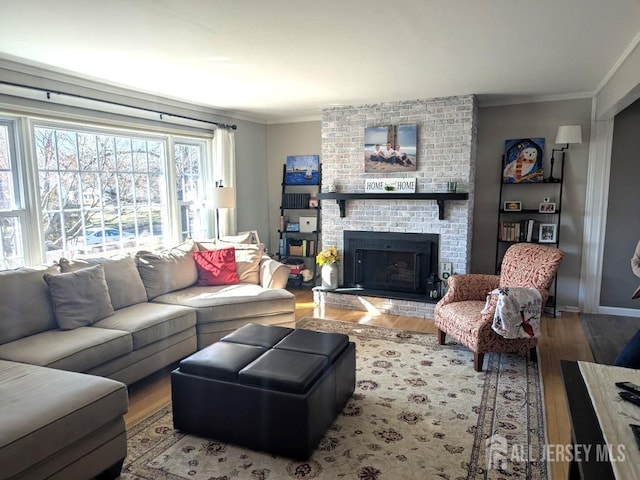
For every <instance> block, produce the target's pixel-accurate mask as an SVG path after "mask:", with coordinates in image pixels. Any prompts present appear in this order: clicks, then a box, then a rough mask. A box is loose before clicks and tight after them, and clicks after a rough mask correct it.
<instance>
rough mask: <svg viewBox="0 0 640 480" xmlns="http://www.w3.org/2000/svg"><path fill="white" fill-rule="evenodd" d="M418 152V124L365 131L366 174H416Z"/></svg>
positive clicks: (373, 128) (372, 128)
mask: <svg viewBox="0 0 640 480" xmlns="http://www.w3.org/2000/svg"><path fill="white" fill-rule="evenodd" d="M417 151H418V126H417V125H416V124H406V125H397V126H394V125H387V126H383V127H367V128H365V129H364V171H365V173H386V172H415V171H416V169H417Z"/></svg>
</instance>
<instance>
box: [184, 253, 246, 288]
mask: <svg viewBox="0 0 640 480" xmlns="http://www.w3.org/2000/svg"><path fill="white" fill-rule="evenodd" d="M193 260H194V261H195V262H196V268H197V269H198V285H200V286H210V285H233V284H234V283H238V282H239V281H240V278H239V277H238V272H236V253H235V249H234V248H233V247H230V248H221V249H219V250H203V251H201V252H193Z"/></svg>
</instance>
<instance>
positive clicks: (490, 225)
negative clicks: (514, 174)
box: [267, 99, 640, 308]
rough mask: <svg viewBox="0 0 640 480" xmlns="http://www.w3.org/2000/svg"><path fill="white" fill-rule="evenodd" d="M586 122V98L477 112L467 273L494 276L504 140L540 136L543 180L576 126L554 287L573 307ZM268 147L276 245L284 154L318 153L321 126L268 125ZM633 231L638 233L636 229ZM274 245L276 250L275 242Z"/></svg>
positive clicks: (586, 153)
mask: <svg viewBox="0 0 640 480" xmlns="http://www.w3.org/2000/svg"><path fill="white" fill-rule="evenodd" d="M590 118H591V100H590V99H581V100H567V101H560V102H540V103H529V104H520V105H507V106H495V107H480V109H479V113H478V146H477V159H476V183H475V204H474V214H473V237H472V238H473V243H472V250H471V269H470V271H471V272H474V273H494V270H495V249H496V232H497V222H498V218H497V208H498V195H499V189H500V175H501V159H502V154H503V151H504V141H505V140H506V139H508V138H522V137H531V136H537V137H545V138H546V146H547V148H546V152H545V168H546V169H547V171H546V173H545V175H548V169H549V159H550V158H551V149H552V148H553V147H556V148H558V147H559V146H558V145H554V144H553V142H554V141H555V136H556V132H557V129H558V126H560V125H581V126H582V140H583V143H582V144H580V145H571V147H570V149H569V152H568V154H567V155H566V157H565V158H566V166H565V184H564V193H563V195H564V197H563V202H562V203H563V205H562V219H561V220H562V222H561V231H560V233H561V242H560V248H562V250H563V251H564V252H565V254H566V257H565V260H564V261H563V264H562V266H561V267H560V270H559V282H558V305H559V306H560V307H569V308H577V305H578V289H579V285H580V274H581V270H580V264H581V255H582V233H583V226H584V215H585V192H586V176H587V162H588V156H589V136H590V130H589V128H590ZM267 144H268V149H267V150H268V162H269V173H268V175H269V176H268V183H269V224H270V231H271V236H270V239H271V242H276V239H277V234H276V233H275V232H276V230H277V229H278V221H279V215H280V213H279V210H278V207H279V205H280V182H281V178H280V175H281V171H282V164H283V163H284V162H285V158H286V156H287V155H292V154H305V153H309V154H311V153H318V152H319V151H320V148H321V133H320V122H306V123H299V124H282V125H271V126H269V127H267ZM554 173H555V174H556V176H557V174H558V173H559V163H556V169H555V170H554ZM638 228H639V229H640V224H639V225H638ZM638 233H639V235H632V236H633V238H638V239H640V232H638ZM273 245H277V242H276V243H273ZM625 255H626V253H625ZM627 262H628V258H627Z"/></svg>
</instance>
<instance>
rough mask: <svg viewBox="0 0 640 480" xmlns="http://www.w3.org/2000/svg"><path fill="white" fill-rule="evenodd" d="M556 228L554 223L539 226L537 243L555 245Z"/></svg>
mask: <svg viewBox="0 0 640 480" xmlns="http://www.w3.org/2000/svg"><path fill="white" fill-rule="evenodd" d="M557 232H558V227H557V225H556V224H555V223H541V224H540V236H539V238H538V242H540V243H556V237H557Z"/></svg>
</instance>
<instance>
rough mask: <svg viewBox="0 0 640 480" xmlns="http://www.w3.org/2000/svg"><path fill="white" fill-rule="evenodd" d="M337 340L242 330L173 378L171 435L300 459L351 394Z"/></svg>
mask: <svg viewBox="0 0 640 480" xmlns="http://www.w3.org/2000/svg"><path fill="white" fill-rule="evenodd" d="M355 365H356V356H355V344H354V343H353V342H349V337H348V336H347V335H343V334H337V333H323V332H314V331H311V330H302V329H299V330H293V329H290V328H284V327H277V326H265V325H258V324H248V325H245V326H244V327H242V328H240V329H238V330H236V331H235V332H233V333H231V334H229V335H227V336H226V337H224V338H222V339H221V340H220V341H219V342H217V343H215V344H213V345H211V346H209V347H207V348H205V349H203V350H200V351H199V352H197V353H195V354H193V355H191V356H190V357H188V358H186V359H184V360H183V361H181V362H180V365H179V367H178V368H177V369H176V370H174V371H173V372H172V373H171V396H172V399H173V425H174V427H175V428H176V429H177V430H181V431H183V432H187V433H192V434H195V435H200V436H204V437H208V438H213V439H216V440H220V441H223V442H229V443H234V444H237V445H241V446H244V447H248V448H252V449H254V450H262V451H266V452H270V453H274V454H278V455H284V456H288V457H293V458H298V459H306V458H308V457H309V456H310V455H311V453H312V452H313V450H314V449H315V447H316V446H317V445H318V442H319V441H320V439H321V438H322V436H323V435H324V432H325V431H326V430H327V428H329V426H330V425H331V423H333V421H334V420H335V418H336V416H337V415H338V414H339V413H340V412H341V411H342V409H343V407H344V405H345V404H346V403H347V400H348V399H349V398H350V397H351V394H352V393H353V391H354V389H355Z"/></svg>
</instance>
